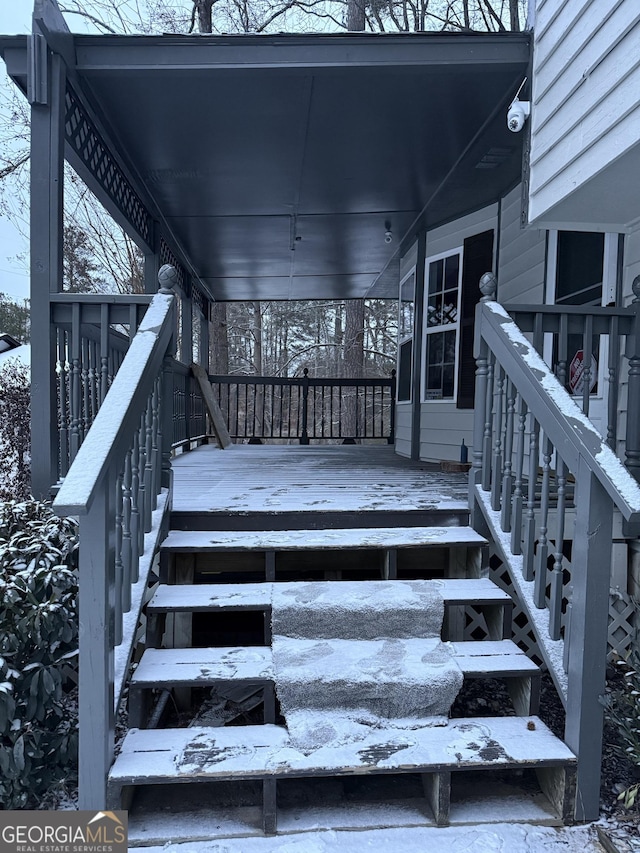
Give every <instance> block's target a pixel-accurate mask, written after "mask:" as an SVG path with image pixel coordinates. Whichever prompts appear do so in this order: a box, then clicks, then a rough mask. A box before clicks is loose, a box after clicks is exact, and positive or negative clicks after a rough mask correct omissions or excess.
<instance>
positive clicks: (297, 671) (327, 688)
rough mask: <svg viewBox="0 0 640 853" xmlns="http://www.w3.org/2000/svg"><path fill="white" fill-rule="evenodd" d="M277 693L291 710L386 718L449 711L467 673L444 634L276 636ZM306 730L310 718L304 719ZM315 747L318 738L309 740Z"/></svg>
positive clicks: (428, 715) (287, 710) (285, 709)
mask: <svg viewBox="0 0 640 853" xmlns="http://www.w3.org/2000/svg"><path fill="white" fill-rule="evenodd" d="M274 661H275V664H276V676H277V692H278V698H279V699H280V703H281V706H282V713H283V714H284V716H285V718H286V720H287V724H288V726H289V729H290V730H291V731H293V730H294V729H295V727H294V729H292V723H291V720H290V717H289V714H294V713H295V712H298V711H301V709H305V710H306V709H325V710H327V711H328V712H329V714H331V713H335V715H336V717H341V716H344V715H345V713H346V711H347V710H348V711H354V710H357V709H362V710H363V711H365V710H366V711H370V712H371V713H372V714H374V715H375V716H376V717H379V718H381V719H383V720H386V719H391V720H395V719H399V718H409V717H415V718H416V719H420V720H423V719H424V718H431V717H434V716H441V715H445V716H446V715H447V714H448V712H449V709H450V707H451V704H452V702H453V700H454V699H455V696H456V695H457V693H458V691H459V690H460V687H461V686H462V679H463V675H462V672H461V671H460V668H459V667H458V666H457V664H456V663H455V661H454V659H453V657H452V654H451V649H450V648H449V646H447V644H445V643H443V642H442V641H441V640H440V638H439V637H438V638H429V639H422V638H421V639H414V640H399V639H395V638H394V639H389V638H385V639H381V640H354V639H346V640H345V639H331V640H300V639H290V638H289V637H277V638H275V640H274ZM303 728H305V730H306V722H303ZM309 742H310V743H313V744H314V745H315V743H316V740H312V741H309Z"/></svg>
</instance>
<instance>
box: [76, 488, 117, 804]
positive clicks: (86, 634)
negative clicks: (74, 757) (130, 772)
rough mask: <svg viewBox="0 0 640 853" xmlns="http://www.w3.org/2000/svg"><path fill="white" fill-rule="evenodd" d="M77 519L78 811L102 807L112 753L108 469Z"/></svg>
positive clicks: (111, 569) (111, 521)
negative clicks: (85, 512)
mask: <svg viewBox="0 0 640 853" xmlns="http://www.w3.org/2000/svg"><path fill="white" fill-rule="evenodd" d="M105 483H106V484H107V487H106V488H102V489H99V490H98V492H97V494H96V497H95V499H94V501H93V503H92V505H91V509H90V510H89V512H88V514H87V515H86V516H85V517H83V518H82V519H81V521H80V560H79V566H80V568H79V578H78V583H79V590H80V592H79V624H80V627H79V641H78V642H79V649H80V653H79V681H78V729H79V740H78V807H79V808H81V809H92V810H95V809H100V810H101V809H104V808H106V803H107V774H108V772H109V768H110V767H111V760H112V755H113V744H114V732H115V719H114V709H113V679H114V671H113V669H114V668H113V630H114V625H113V624H112V619H111V611H112V608H113V605H114V603H115V591H114V571H115V567H114V551H113V549H112V547H111V545H110V531H111V530H113V524H114V519H115V511H114V507H113V506H112V502H113V501H114V500H115V478H114V476H113V472H112V471H109V472H108V473H107V475H106V477H105Z"/></svg>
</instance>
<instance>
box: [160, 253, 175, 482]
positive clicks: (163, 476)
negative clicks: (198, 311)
mask: <svg viewBox="0 0 640 853" xmlns="http://www.w3.org/2000/svg"><path fill="white" fill-rule="evenodd" d="M158 283H159V285H160V288H159V289H160V293H166V294H169V293H173V292H174V288H175V287H176V286H177V284H178V273H177V271H176V269H175V268H174V267H172V266H171V265H170V264H165V265H164V266H162V267H161V268H160V270H159V272H158ZM173 310H174V318H173V335H172V338H171V343H170V344H169V347H168V349H167V352H166V354H165V357H164V361H163V362H162V374H161V377H160V400H159V411H160V414H159V417H158V426H159V429H158V445H159V447H160V452H161V454H162V464H161V471H160V486H161V487H162V488H163V489H169V488H170V487H171V478H172V470H171V450H172V444H173V382H174V375H173V366H172V361H173V355H174V353H175V348H176V341H177V329H176V322H177V320H176V314H177V312H176V308H175V300H174V306H173Z"/></svg>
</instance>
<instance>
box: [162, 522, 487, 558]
mask: <svg viewBox="0 0 640 853" xmlns="http://www.w3.org/2000/svg"><path fill="white" fill-rule="evenodd" d="M484 545H487V540H486V539H485V538H484V537H482V536H480V534H479V533H476V531H475V530H474V529H473V528H472V527H375V528H366V527H356V528H354V527H350V528H345V529H335V528H333V529H327V530H279V531H274V530H257V531H237V530H218V531H211V530H172V531H170V533H169V535H168V536H167V538H166V539H165V540H164V542H163V543H162V548H163V549H164V550H165V551H180V552H184V553H189V552H198V553H203V552H206V551H317V550H320V549H322V550H325V549H335V550H343V549H344V550H353V549H360V548H362V549H364V548H372V549H373V548H380V549H390V548H434V547H439V548H442V547H445V548H449V547H454V546H468V547H482V546H484Z"/></svg>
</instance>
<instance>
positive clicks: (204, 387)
mask: <svg viewBox="0 0 640 853" xmlns="http://www.w3.org/2000/svg"><path fill="white" fill-rule="evenodd" d="M191 370H192V372H193V375H194V376H195V378H196V379H197V380H198V384H199V385H200V390H201V391H202V396H203V397H204V402H205V405H206V407H207V412H208V413H209V417H210V418H211V423H212V424H213V431H214V432H215V434H216V438H217V439H218V443H219V445H220V448H221V449H222V450H224V449H225V448H226V447H229V445H230V444H231V436H230V435H229V430H228V429H227V425H226V424H225V422H224V418H223V417H222V412H221V411H220V406H219V405H218V401H217V400H216V398H215V397H214V396H213V389H212V388H211V383H210V382H209V376H208V374H207V372H206V370H205V369H204V368H203V367H201V366H200V365H199V364H192V365H191Z"/></svg>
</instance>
